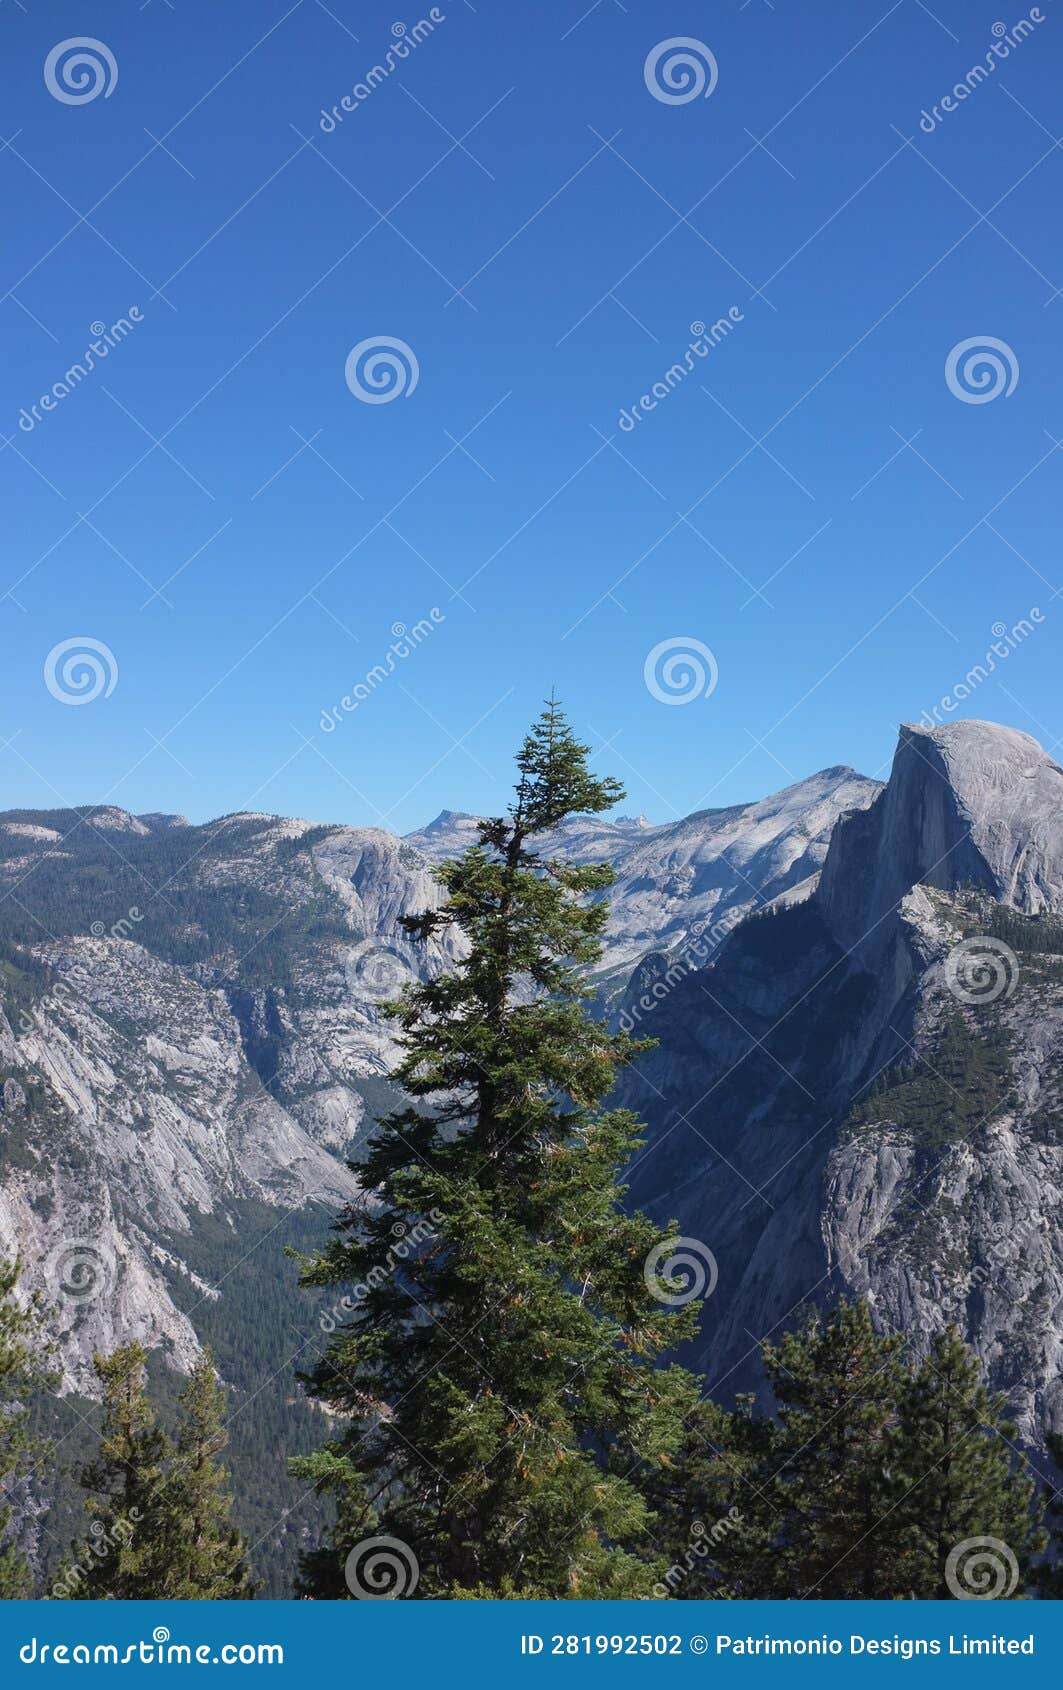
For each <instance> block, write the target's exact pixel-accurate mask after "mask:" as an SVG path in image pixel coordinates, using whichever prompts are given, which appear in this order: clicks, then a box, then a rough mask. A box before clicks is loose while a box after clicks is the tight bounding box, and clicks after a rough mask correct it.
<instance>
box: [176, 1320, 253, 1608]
mask: <svg viewBox="0 0 1063 1690" xmlns="http://www.w3.org/2000/svg"><path fill="white" fill-rule="evenodd" d="M180 1407H181V1414H180V1418H179V1421H178V1427H177V1434H176V1439H175V1445H174V1459H173V1463H172V1465H171V1468H170V1471H169V1473H168V1475H167V1479H166V1484H165V1490H164V1509H165V1518H166V1523H167V1529H168V1531H169V1533H170V1536H171V1550H170V1556H169V1561H170V1565H169V1567H168V1569H167V1594H168V1595H169V1596H172V1597H177V1598H178V1599H184V1600H198V1601H220V1600H223V1599H228V1600H230V1601H232V1600H246V1599H249V1598H250V1597H252V1596H253V1595H254V1593H255V1592H254V1586H253V1584H252V1582H251V1578H250V1575H249V1573H248V1571H247V1566H246V1559H245V1558H246V1553H247V1550H246V1545H245V1543H244V1541H243V1538H242V1537H241V1535H240V1533H239V1532H238V1531H237V1530H236V1528H235V1526H233V1524H232V1523H231V1521H230V1518H229V1516H230V1512H231V1510H232V1497H231V1496H230V1495H229V1493H228V1489H227V1486H228V1482H229V1475H228V1473H227V1472H226V1470H225V1468H224V1467H223V1466H222V1465H221V1464H220V1461H219V1456H220V1455H221V1452H222V1450H223V1449H224V1448H225V1445H226V1442H227V1434H226V1431H225V1397H224V1393H223V1392H222V1388H221V1385H220V1384H219V1382H218V1377H217V1374H216V1372H215V1370H214V1359H213V1357H212V1355H211V1354H210V1352H209V1350H204V1351H203V1352H202V1354H201V1355H200V1356H199V1358H198V1360H197V1361H196V1364H195V1366H194V1368H193V1369H192V1373H191V1377H190V1378H189V1381H188V1384H187V1385H186V1387H185V1389H184V1391H183V1392H182V1394H181V1403H180Z"/></svg>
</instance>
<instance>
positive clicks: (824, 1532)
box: [654, 1304, 1043, 1601]
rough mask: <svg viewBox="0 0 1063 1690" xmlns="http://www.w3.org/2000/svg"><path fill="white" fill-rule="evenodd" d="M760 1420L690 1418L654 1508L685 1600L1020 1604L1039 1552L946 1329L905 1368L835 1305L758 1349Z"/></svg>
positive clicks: (706, 1414) (1011, 1456)
mask: <svg viewBox="0 0 1063 1690" xmlns="http://www.w3.org/2000/svg"><path fill="white" fill-rule="evenodd" d="M764 1362H765V1371H766V1373H767V1376H768V1381H769V1384H770V1386H771V1391H772V1395H773V1397H774V1401H775V1412H774V1414H773V1415H771V1416H765V1415H758V1414H754V1413H753V1411H752V1407H751V1405H750V1404H749V1403H748V1402H746V1403H744V1404H742V1405H740V1407H739V1409H738V1410H737V1411H736V1412H731V1413H728V1412H725V1411H724V1410H723V1409H721V1408H719V1407H717V1406H716V1405H714V1404H712V1403H703V1404H701V1405H700V1407H699V1409H698V1411H697V1413H696V1414H695V1415H693V1416H692V1417H691V1419H690V1421H689V1423H688V1431H687V1436H686V1439H685V1440H684V1443H683V1446H682V1448H681V1450H680V1452H679V1456H678V1459H677V1461H676V1463H675V1465H674V1467H673V1468H671V1469H670V1470H669V1471H668V1473H667V1474H665V1475H663V1476H658V1478H657V1480H656V1482H655V1488H654V1502H655V1506H656V1507H657V1511H658V1518H659V1521H660V1528H659V1529H660V1533H661V1536H660V1546H661V1549H662V1550H663V1552H664V1554H665V1556H666V1558H667V1559H668V1560H669V1562H670V1567H669V1571H668V1573H667V1574H666V1577H665V1584H666V1586H667V1588H668V1589H669V1591H670V1592H671V1593H672V1594H674V1595H676V1596H678V1597H680V1598H697V1597H704V1596H724V1597H746V1598H750V1597H751V1598H757V1597H782V1598H787V1599H791V1600H794V1599H801V1598H814V1599H823V1598H832V1599H839V1598H841V1599H846V1598H849V1599H853V1598H859V1597H863V1598H871V1599H875V1600H879V1601H888V1600H891V1599H895V1598H903V1597H910V1598H922V1599H930V1598H948V1597H957V1596H960V1595H975V1596H977V1595H988V1594H993V1595H997V1596H1005V1595H1007V1596H1011V1597H1019V1596H1022V1595H1023V1594H1024V1593H1025V1590H1026V1588H1027V1586H1028V1584H1029V1582H1030V1561H1031V1557H1032V1555H1033V1554H1034V1553H1035V1552H1036V1551H1037V1550H1038V1549H1039V1548H1040V1547H1041V1546H1042V1542H1043V1536H1042V1533H1041V1531H1040V1528H1039V1523H1038V1511H1037V1509H1036V1507H1034V1506H1033V1505H1032V1492H1033V1487H1032V1484H1031V1481H1030V1478H1029V1474H1028V1470H1027V1466H1026V1463H1025V1461H1024V1460H1023V1458H1022V1457H1021V1455H1019V1454H1018V1453H1017V1452H1016V1451H1015V1450H1014V1448H1013V1445H1012V1435H1013V1428H1012V1427H1010V1426H1009V1425H1008V1424H1007V1422H1006V1420H1005V1418H1004V1414H1003V1404H1002V1402H1001V1400H1000V1399H999V1398H997V1397H993V1396H991V1395H990V1394H989V1393H988V1392H987V1391H986V1389H985V1386H984V1384H983V1383H982V1379H981V1375H980V1372H979V1367H978V1363H977V1360H976V1359H975V1357H974V1356H973V1355H972V1354H971V1353H970V1351H969V1350H968V1349H967V1347H966V1345H964V1344H963V1342H962V1341H961V1339H960V1338H959V1335H958V1333H957V1332H956V1330H955V1328H949V1329H948V1330H947V1331H945V1332H943V1333H942V1334H940V1335H939V1337H938V1338H937V1339H936V1341H935V1342H934V1344H933V1345H932V1347H931V1349H930V1352H929V1354H928V1356H927V1358H926V1360H925V1361H924V1362H923V1363H921V1364H918V1365H916V1364H913V1363H912V1362H910V1361H908V1360H906V1359H905V1357H904V1356H903V1354H902V1340H901V1339H900V1338H899V1337H898V1336H894V1335H889V1334H881V1333H876V1331H875V1330H874V1328H873V1326H872V1323H871V1317H870V1313H869V1311H868V1308H867V1305H866V1304H857V1305H856V1306H855V1307H850V1306H847V1305H845V1304H842V1305H841V1306H840V1307H839V1308H838V1309H836V1310H835V1311H833V1312H832V1313H830V1314H827V1315H826V1316H820V1315H817V1316H814V1317H813V1318H812V1319H811V1320H809V1321H808V1322H807V1323H806V1324H805V1325H804V1326H803V1327H802V1328H801V1329H800V1330H798V1331H796V1332H792V1333H789V1334H787V1335H786V1336H785V1337H784V1338H783V1339H782V1340H781V1342H780V1343H779V1344H778V1345H776V1346H772V1345H766V1346H765V1349H764Z"/></svg>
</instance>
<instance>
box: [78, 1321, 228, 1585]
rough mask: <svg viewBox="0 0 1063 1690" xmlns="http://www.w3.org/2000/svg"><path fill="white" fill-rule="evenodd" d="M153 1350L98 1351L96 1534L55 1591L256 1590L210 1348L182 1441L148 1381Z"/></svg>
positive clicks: (88, 1484)
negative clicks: (160, 1418) (232, 1514)
mask: <svg viewBox="0 0 1063 1690" xmlns="http://www.w3.org/2000/svg"><path fill="white" fill-rule="evenodd" d="M146 1359H147V1358H146V1356H145V1353H144V1350H143V1349H142V1348H141V1346H140V1345H139V1344H127V1345H126V1346H125V1347H124V1348H122V1349H119V1350H116V1351H115V1352H114V1354H113V1355H111V1356H97V1357H96V1372H97V1375H98V1377H99V1379H100V1382H101V1384H102V1386H103V1427H102V1433H101V1440H100V1448H99V1451H98V1453H97V1455H96V1457H95V1459H94V1460H92V1461H90V1462H89V1463H88V1464H87V1465H86V1466H85V1467H84V1468H83V1470H82V1474H81V1483H82V1485H83V1486H84V1488H85V1489H86V1490H87V1491H88V1492H89V1493H90V1494H89V1496H88V1497H87V1499H86V1503H85V1507H86V1510H87V1512H88V1513H90V1514H91V1515H92V1526H91V1528H90V1531H89V1533H88V1535H87V1536H86V1537H85V1538H84V1539H83V1540H82V1541H81V1542H80V1543H79V1544H76V1545H75V1546H74V1548H73V1550H72V1552H71V1555H70V1557H69V1558H68V1559H67V1560H66V1561H65V1562H64V1563H63V1565H62V1566H61V1567H60V1569H59V1571H58V1573H57V1575H56V1578H55V1580H54V1583H53V1587H52V1591H51V1595H52V1597H53V1598H68V1599H74V1598H84V1599H86V1600H93V1599H96V1600H121V1601H130V1600H134V1599H151V1598H153V1599H162V1598H170V1599H174V1600H200V1601H210V1600H215V1599H221V1598H225V1597H228V1598H245V1597H250V1596H253V1595H254V1589H253V1586H252V1585H251V1582H250V1579H249V1577H248V1573H247V1569H246V1565H245V1557H246V1551H245V1547H244V1544H243V1540H242V1539H241V1537H240V1535H239V1533H238V1532H236V1531H235V1529H234V1528H233V1527H232V1526H231V1525H230V1523H229V1509H230V1506H231V1503H230V1499H229V1497H228V1495H227V1493H226V1489H225V1487H226V1483H227V1477H228V1476H227V1474H226V1473H225V1471H224V1469H222V1468H221V1467H220V1466H219V1464H218V1456H219V1454H220V1452H221V1450H222V1449H223V1448H224V1445H225V1441H226V1440H225V1430H224V1423H223V1415H224V1399H223V1397H222V1393H221V1389H220V1387H219V1385H218V1383H217V1379H216V1377H215V1373H214V1364H213V1361H212V1360H211V1358H210V1356H209V1354H204V1355H202V1356H201V1357H200V1358H199V1360H198V1361H197V1363H196V1366H195V1368H194V1369H193V1371H192V1375H191V1377H190V1379H189V1382H188V1385H187V1386H186V1387H185V1390H184V1391H183V1393H182V1395H181V1399H180V1413H179V1419H178V1426H177V1431H176V1439H175V1440H171V1438H170V1437H169V1436H168V1435H167V1434H166V1433H165V1432H164V1431H163V1430H162V1429H161V1427H160V1426H159V1425H158V1422H157V1420H156V1417H155V1412H154V1410H153V1409H152V1407H151V1404H150V1403H149V1401H148V1397H147V1392H146V1388H145V1363H146Z"/></svg>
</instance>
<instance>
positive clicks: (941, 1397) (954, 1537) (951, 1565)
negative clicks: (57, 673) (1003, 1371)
mask: <svg viewBox="0 0 1063 1690" xmlns="http://www.w3.org/2000/svg"><path fill="white" fill-rule="evenodd" d="M1015 1436H1016V1431H1015V1427H1014V1426H1012V1425H1010V1424H1009V1422H1008V1420H1007V1417H1006V1415H1005V1411H1004V1399H1003V1397H1001V1396H991V1395H990V1393H989V1392H988V1391H987V1390H986V1388H985V1385H984V1384H983V1382H982V1376H981V1372H980V1369H979V1366H978V1362H977V1359H976V1358H975V1356H973V1355H972V1354H971V1351H970V1350H969V1349H968V1348H967V1345H966V1344H965V1343H964V1342H963V1340H962V1338H961V1337H960V1335H959V1333H958V1332H957V1330H956V1328H955V1326H949V1327H947V1328H946V1329H945V1331H944V1332H941V1333H939V1334H938V1336H937V1338H936V1339H935V1340H934V1343H933V1345H932V1347H931V1349H930V1352H929V1354H928V1356H927V1358H926V1360H925V1362H924V1363H923V1364H922V1366H921V1367H919V1368H917V1369H916V1371H915V1373H914V1375H913V1376H912V1377H911V1379H910V1380H909V1382H908V1385H907V1388H906V1390H905V1391H904V1393H903V1394H902V1397H901V1402H900V1414H899V1422H898V1427H897V1435H896V1438H895V1439H894V1451H893V1455H892V1466H893V1469H894V1473H895V1476H896V1479H897V1482H898V1483H899V1484H900V1485H901V1486H902V1487H903V1497H902V1500H901V1501H900V1503H899V1504H898V1506H897V1508H896V1510H895V1511H894V1515H893V1518H892V1519H891V1521H890V1522H889V1528H890V1530H891V1531H892V1532H893V1533H894V1534H895V1535H896V1537H897V1538H898V1540H899V1549H900V1552H901V1553H900V1571H901V1578H902V1580H903V1582H904V1585H905V1587H906V1592H907V1593H910V1594H911V1595H913V1596H922V1597H938V1598H940V1599H942V1600H947V1599H948V1598H949V1597H950V1596H951V1597H959V1596H961V1595H967V1596H987V1595H990V1594H991V1595H992V1596H994V1597H995V1598H997V1599H998V1600H999V1599H1004V1598H1008V1597H1010V1598H1018V1597H1021V1596H1023V1595H1024V1593H1025V1588H1026V1585H1027V1583H1028V1582H1029V1576H1030V1560H1031V1556H1032V1555H1033V1554H1034V1553H1035V1552H1036V1551H1037V1550H1039V1549H1041V1548H1042V1547H1043V1546H1044V1534H1043V1533H1042V1531H1041V1527H1040V1510H1039V1508H1037V1507H1035V1505H1034V1484H1033V1480H1032V1479H1031V1478H1030V1477H1029V1475H1028V1473H1027V1471H1026V1464H1025V1462H1024V1461H1022V1460H1017V1459H1016V1452H1015V1448H1014V1439H1015ZM978 1540H984V1541H982V1542H981V1543H979V1542H978ZM903 1593H905V1592H898V1594H903Z"/></svg>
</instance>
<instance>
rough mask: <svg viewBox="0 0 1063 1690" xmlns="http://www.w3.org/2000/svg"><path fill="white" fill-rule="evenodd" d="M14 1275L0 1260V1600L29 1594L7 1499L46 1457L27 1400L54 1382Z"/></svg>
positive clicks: (34, 1312) (36, 1321)
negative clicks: (31, 1428) (32, 1430)
mask: <svg viewBox="0 0 1063 1690" xmlns="http://www.w3.org/2000/svg"><path fill="white" fill-rule="evenodd" d="M20 1273H21V1265H20V1263H19V1262H18V1261H9V1262H3V1261H0V1600H12V1599H14V1598H16V1597H20V1596H29V1595H31V1594H32V1591H31V1579H30V1569H29V1564H28V1562H27V1560H26V1557H25V1555H24V1554H23V1553H22V1551H21V1550H20V1549H19V1547H18V1544H17V1543H16V1542H15V1540H14V1538H13V1536H12V1532H11V1504H10V1501H9V1500H8V1498H9V1496H10V1493H11V1488H12V1486H13V1485H15V1484H17V1483H18V1481H19V1480H20V1479H22V1478H24V1477H25V1476H26V1474H27V1473H28V1471H29V1469H30V1468H31V1467H33V1466H35V1465H39V1463H40V1462H41V1461H42V1460H43V1459H44V1457H45V1455H46V1453H47V1447H48V1446H47V1444H46V1443H45V1442H44V1441H43V1440H41V1439H38V1438H36V1437H34V1436H33V1434H32V1432H31V1431H30V1429H29V1425H28V1421H29V1414H30V1406H31V1402H32V1399H33V1397H34V1396H36V1395H37V1394H38V1393H39V1392H40V1391H43V1390H46V1389H47V1388H48V1387H49V1386H50V1385H51V1384H53V1383H54V1380H53V1377H52V1375H51V1373H50V1372H49V1370H48V1367H47V1365H46V1360H47V1356H48V1353H49V1348H50V1346H49V1345H48V1343H47V1341H46V1340H45V1338H44V1337H43V1335H42V1332H41V1309H40V1305H39V1303H38V1302H37V1301H36V1300H35V1299H30V1300H29V1301H28V1302H25V1303H23V1302H20V1301H19V1299H18V1295H17V1287H18V1281H19V1276H20Z"/></svg>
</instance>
